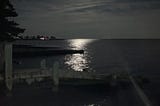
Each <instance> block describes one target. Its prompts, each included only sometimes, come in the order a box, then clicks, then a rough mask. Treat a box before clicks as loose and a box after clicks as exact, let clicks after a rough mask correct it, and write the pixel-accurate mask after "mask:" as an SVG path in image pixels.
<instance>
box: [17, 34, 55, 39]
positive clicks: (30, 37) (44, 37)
mask: <svg viewBox="0 0 160 106" xmlns="http://www.w3.org/2000/svg"><path fill="white" fill-rule="evenodd" d="M17 39H22V40H54V39H56V37H55V36H43V35H37V36H28V35H27V36H21V37H19V38H17Z"/></svg>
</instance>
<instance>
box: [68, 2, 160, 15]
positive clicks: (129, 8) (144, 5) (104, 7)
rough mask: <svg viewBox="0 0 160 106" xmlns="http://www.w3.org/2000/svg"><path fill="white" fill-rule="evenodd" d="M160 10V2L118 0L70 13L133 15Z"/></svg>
mask: <svg viewBox="0 0 160 106" xmlns="http://www.w3.org/2000/svg"><path fill="white" fill-rule="evenodd" d="M155 9H160V0H116V1H110V2H102V3H98V4H94V5H92V3H91V4H89V5H83V6H81V7H75V8H73V9H71V10H69V9H68V10H66V11H68V12H87V11H93V12H97V13H108V12H109V13H133V12H140V11H148V10H155Z"/></svg>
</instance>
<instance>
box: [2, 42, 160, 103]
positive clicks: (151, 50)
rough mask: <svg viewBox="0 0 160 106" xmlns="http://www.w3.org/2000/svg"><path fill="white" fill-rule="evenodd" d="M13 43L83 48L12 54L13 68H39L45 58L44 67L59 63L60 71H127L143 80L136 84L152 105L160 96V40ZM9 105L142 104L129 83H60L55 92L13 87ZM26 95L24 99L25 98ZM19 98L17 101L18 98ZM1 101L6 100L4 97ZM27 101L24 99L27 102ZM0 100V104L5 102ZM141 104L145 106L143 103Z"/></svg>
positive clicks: (100, 72)
mask: <svg viewBox="0 0 160 106" xmlns="http://www.w3.org/2000/svg"><path fill="white" fill-rule="evenodd" d="M14 44H26V45H34V46H37V47H42V46H43V47H57V48H61V49H64V48H65V49H73V50H84V54H66V55H52V56H46V55H45V56H40V57H39V56H35V57H18V58H14V57H13V61H14V64H13V69H14V70H20V69H32V68H40V63H41V61H44V60H45V61H46V66H45V67H48V68H51V67H53V64H54V63H55V62H58V63H59V68H60V71H66V70H67V71H70V70H72V71H88V72H92V73H96V74H108V73H114V74H117V73H121V72H124V71H127V72H129V73H131V75H132V76H134V77H135V78H139V77H143V78H144V79H145V81H146V83H140V84H139V85H140V87H141V88H142V90H143V91H144V93H145V95H147V97H148V98H149V100H150V101H151V103H152V104H153V106H159V105H160V102H159V98H160V91H159V89H160V66H159V63H160V40H154V39H152V40H151V39H68V40H48V41H47V40H46V41H39V40H22V41H15V42H14ZM13 96H14V98H13V99H10V104H15V105H22V104H23V105H24V106H28V105H30V106H32V105H33V106H34V105H38V106H42V105H48V106H50V105H53V106H143V105H144V104H143V102H142V101H141V98H139V96H138V94H137V93H136V91H135V89H134V87H133V85H132V84H128V85H127V86H125V87H124V86H121V85H119V86H118V87H110V88H108V87H103V86H102V87H101V86H92V87H72V86H63V87H62V88H60V90H59V93H58V94H53V93H51V91H50V90H44V89H38V90H37V89H31V88H28V90H26V89H25V87H24V88H23V89H20V88H18V87H17V88H16V86H15V89H14V90H13ZM27 98H28V99H27ZM19 100H21V101H19ZM4 101H5V102H7V101H9V99H4ZM27 101H28V102H27ZM5 102H3V103H5ZM144 106H145V105H144Z"/></svg>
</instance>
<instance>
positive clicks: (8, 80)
mask: <svg viewBox="0 0 160 106" xmlns="http://www.w3.org/2000/svg"><path fill="white" fill-rule="evenodd" d="M4 52H5V84H6V87H7V89H8V90H9V91H11V90H12V82H13V78H12V44H11V43H6V44H5V47H4Z"/></svg>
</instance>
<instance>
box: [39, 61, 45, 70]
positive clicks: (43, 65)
mask: <svg viewBox="0 0 160 106" xmlns="http://www.w3.org/2000/svg"><path fill="white" fill-rule="evenodd" d="M40 64H41V69H42V70H44V69H46V60H45V59H42V60H41V63H40Z"/></svg>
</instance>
